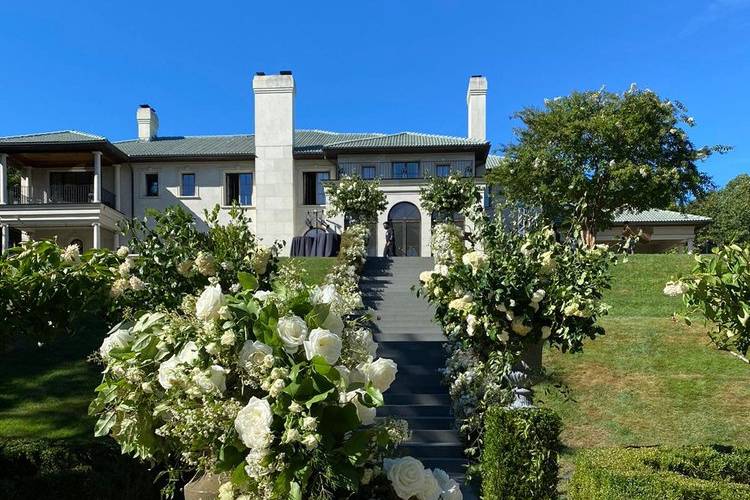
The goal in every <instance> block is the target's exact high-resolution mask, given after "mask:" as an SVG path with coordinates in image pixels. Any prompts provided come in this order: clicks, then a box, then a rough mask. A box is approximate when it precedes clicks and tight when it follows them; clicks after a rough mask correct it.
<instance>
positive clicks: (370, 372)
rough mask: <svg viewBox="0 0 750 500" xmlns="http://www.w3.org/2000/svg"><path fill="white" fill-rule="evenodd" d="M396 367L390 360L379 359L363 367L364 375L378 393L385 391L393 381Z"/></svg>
mask: <svg viewBox="0 0 750 500" xmlns="http://www.w3.org/2000/svg"><path fill="white" fill-rule="evenodd" d="M397 372H398V367H397V366H396V363H395V362H394V361H393V360H392V359H386V358H379V359H377V360H376V361H373V362H372V363H368V364H367V365H365V374H366V375H367V378H368V379H369V380H370V382H372V385H373V386H374V387H375V388H376V389H377V390H379V391H380V392H385V391H387V390H388V389H389V388H390V387H391V384H392V383H393V381H394V380H396V373H397Z"/></svg>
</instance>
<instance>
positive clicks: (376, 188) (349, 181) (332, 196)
mask: <svg viewBox="0 0 750 500" xmlns="http://www.w3.org/2000/svg"><path fill="white" fill-rule="evenodd" d="M325 190H326V196H327V197H328V206H329V207H330V208H329V209H328V215H330V216H334V217H335V216H336V215H344V216H345V217H346V218H347V220H348V222H350V223H352V224H365V225H367V224H374V223H375V222H377V220H378V214H379V213H380V212H382V211H383V210H385V207H386V206H387V203H388V202H387V200H386V196H385V193H384V192H383V191H382V190H381V189H380V181H377V180H374V181H366V180H364V179H361V178H359V177H356V176H351V177H350V176H343V177H341V179H339V180H338V181H330V182H328V183H327V184H326V186H325Z"/></svg>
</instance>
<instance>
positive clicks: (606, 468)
mask: <svg viewBox="0 0 750 500" xmlns="http://www.w3.org/2000/svg"><path fill="white" fill-rule="evenodd" d="M568 498H570V499H571V500H589V499H591V498H596V499H597V500H620V499H623V498H628V499H630V500H651V499H654V498H667V499H680V500H709V499H711V500H729V499H732V500H739V499H743V498H744V499H748V498H750V450H741V449H733V448H731V447H721V446H703V447H685V448H678V449H664V448H626V449H603V450H590V451H587V452H584V453H583V454H582V455H581V456H580V457H579V458H578V459H577V461H576V470H575V473H574V474H573V478H572V479H571V481H570V485H569V487H568Z"/></svg>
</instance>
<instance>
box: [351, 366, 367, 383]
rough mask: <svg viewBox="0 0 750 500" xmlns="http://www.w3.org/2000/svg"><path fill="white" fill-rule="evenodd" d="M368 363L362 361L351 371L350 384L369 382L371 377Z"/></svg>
mask: <svg viewBox="0 0 750 500" xmlns="http://www.w3.org/2000/svg"><path fill="white" fill-rule="evenodd" d="M366 371H367V363H360V364H358V365H357V366H355V367H354V368H352V369H351V371H350V372H349V383H350V384H362V385H364V384H367V382H368V381H369V379H368V378H367V373H366Z"/></svg>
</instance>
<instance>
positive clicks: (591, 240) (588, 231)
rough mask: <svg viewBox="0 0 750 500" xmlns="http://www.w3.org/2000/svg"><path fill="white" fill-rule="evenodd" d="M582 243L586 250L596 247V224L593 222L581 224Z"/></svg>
mask: <svg viewBox="0 0 750 500" xmlns="http://www.w3.org/2000/svg"><path fill="white" fill-rule="evenodd" d="M582 229H583V243H584V244H585V245H586V247H588V248H594V245H596V224H595V223H594V221H588V220H587V221H584V222H583V228H582Z"/></svg>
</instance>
